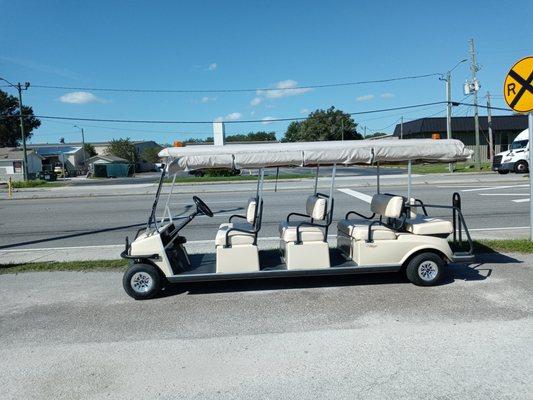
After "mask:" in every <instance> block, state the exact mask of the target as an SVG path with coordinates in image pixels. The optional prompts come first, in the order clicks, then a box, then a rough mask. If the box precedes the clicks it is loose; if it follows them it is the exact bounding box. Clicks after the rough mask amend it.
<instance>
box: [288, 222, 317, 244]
mask: <svg viewBox="0 0 533 400" xmlns="http://www.w3.org/2000/svg"><path fill="white" fill-rule="evenodd" d="M300 222H301V221H299V222H298V221H291V222H286V221H285V222H282V223H281V224H279V237H280V238H281V239H282V240H283V241H285V242H295V241H296V226H297V225H298V223H300ZM300 233H301V235H300V238H301V239H302V242H323V241H324V230H323V228H319V227H316V226H302V227H300Z"/></svg>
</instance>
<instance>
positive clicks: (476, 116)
mask: <svg viewBox="0 0 533 400" xmlns="http://www.w3.org/2000/svg"><path fill="white" fill-rule="evenodd" d="M470 57H471V64H470V70H471V71H472V84H473V87H474V129H475V134H476V149H475V158H476V160H475V161H476V169H477V170H480V169H481V155H480V151H479V150H480V149H479V113H478V107H477V92H478V90H479V84H478V82H477V76H476V73H477V71H479V66H478V65H477V63H476V50H475V47H474V39H470Z"/></svg>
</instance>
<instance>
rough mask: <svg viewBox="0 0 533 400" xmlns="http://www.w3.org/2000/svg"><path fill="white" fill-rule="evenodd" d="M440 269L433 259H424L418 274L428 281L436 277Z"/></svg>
mask: <svg viewBox="0 0 533 400" xmlns="http://www.w3.org/2000/svg"><path fill="white" fill-rule="evenodd" d="M438 271H439V267H438V266H437V264H436V263H435V262H433V261H424V262H422V263H421V264H420V265H419V266H418V276H420V278H422V280H424V281H426V282H429V281H432V280H433V279H435V278H436V277H437V273H438Z"/></svg>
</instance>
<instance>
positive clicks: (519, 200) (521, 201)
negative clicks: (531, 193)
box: [511, 197, 529, 203]
mask: <svg viewBox="0 0 533 400" xmlns="http://www.w3.org/2000/svg"><path fill="white" fill-rule="evenodd" d="M511 201H512V202H514V203H526V202H528V201H529V197H528V198H527V199H518V200H511Z"/></svg>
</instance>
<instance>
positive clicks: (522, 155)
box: [492, 129, 529, 174]
mask: <svg viewBox="0 0 533 400" xmlns="http://www.w3.org/2000/svg"><path fill="white" fill-rule="evenodd" d="M528 159H529V131H528V130H527V129H526V130H524V131H522V132H520V133H519V134H518V136H517V137H516V138H515V140H513V143H512V144H511V148H510V149H509V150H507V151H502V152H501V153H498V154H496V155H495V156H494V158H493V160H492V170H493V171H498V173H499V174H508V173H509V172H510V171H513V172H516V173H517V174H526V173H528V172H529V164H528V162H527V160H528Z"/></svg>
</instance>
